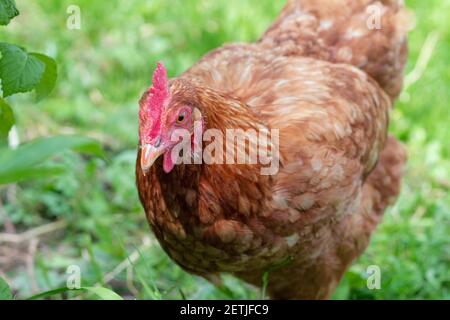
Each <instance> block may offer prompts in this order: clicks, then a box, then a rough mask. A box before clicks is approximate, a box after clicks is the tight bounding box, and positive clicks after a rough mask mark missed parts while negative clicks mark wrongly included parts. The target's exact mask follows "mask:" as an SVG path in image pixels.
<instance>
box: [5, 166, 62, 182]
mask: <svg viewBox="0 0 450 320" xmlns="http://www.w3.org/2000/svg"><path fill="white" fill-rule="evenodd" d="M64 172H66V168H64V167H62V166H39V167H31V168H26V169H22V170H11V171H10V172H6V173H5V174H2V175H1V176H0V185H2V184H8V183H16V182H20V181H24V180H30V179H35V178H46V177H51V176H56V175H58V174H62V173H64Z"/></svg>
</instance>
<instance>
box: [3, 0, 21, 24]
mask: <svg viewBox="0 0 450 320" xmlns="http://www.w3.org/2000/svg"><path fill="white" fill-rule="evenodd" d="M18 15H19V10H17V8H16V3H15V2H14V0H0V25H1V26H6V25H7V24H8V23H9V22H10V21H11V19H12V18H14V17H16V16H18Z"/></svg>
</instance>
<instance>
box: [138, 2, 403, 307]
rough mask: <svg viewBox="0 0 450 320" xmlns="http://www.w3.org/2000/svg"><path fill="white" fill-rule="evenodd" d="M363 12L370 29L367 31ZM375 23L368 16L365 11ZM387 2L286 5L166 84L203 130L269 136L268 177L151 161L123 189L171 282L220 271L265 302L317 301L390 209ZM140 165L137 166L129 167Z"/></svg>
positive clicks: (391, 21) (394, 85) (390, 29)
mask: <svg viewBox="0 0 450 320" xmlns="http://www.w3.org/2000/svg"><path fill="white" fill-rule="evenodd" d="M372 4H376V5H378V9H379V10H381V11H380V12H381V13H382V15H381V17H380V21H381V26H382V29H376V30H369V29H368V27H367V21H368V19H369V18H370V12H369V10H367V7H368V6H370V5H372ZM374 12H375V11H374ZM405 31H406V27H405V21H404V13H403V11H402V6H401V4H400V1H387V0H386V1H376V2H375V1H369V0H359V1H335V0H323V1H313V0H303V1H297V0H295V1H289V2H288V4H287V5H286V7H285V8H284V9H283V11H282V13H281V15H280V16H279V18H278V19H277V20H276V22H275V23H274V24H273V25H272V26H271V27H270V28H269V30H268V31H267V32H266V33H265V35H264V36H263V37H262V38H261V39H260V40H259V41H258V42H256V43H253V44H230V45H225V46H223V47H221V48H219V49H216V50H214V51H212V52H210V53H209V54H207V55H206V56H205V57H203V58H202V59H201V60H200V61H199V62H198V63H197V64H195V65H194V66H193V67H191V68H190V69H189V70H187V71H186V72H185V73H183V74H182V75H180V76H179V77H178V78H175V79H172V80H171V82H170V93H171V95H172V97H173V101H174V103H176V102H177V101H178V102H180V103H181V102H184V103H189V104H192V105H195V106H196V107H198V108H199V109H200V111H201V112H202V114H203V115H204V118H205V126H206V128H208V129H211V128H215V129H219V130H221V131H224V130H225V129H227V128H241V129H244V130H247V129H260V128H261V127H263V128H266V129H278V130H279V134H280V138H279V151H280V169H279V172H278V173H277V174H276V175H272V176H270V175H269V176H265V175H261V174H260V168H261V165H259V164H256V165H206V164H197V165H195V164H192V165H188V164H186V165H185V164H182V165H177V166H175V168H174V169H173V171H172V172H170V173H165V172H163V170H162V163H161V162H162V161H161V159H159V160H157V161H156V163H155V165H154V166H153V167H152V168H151V171H150V172H149V174H148V175H144V174H143V172H142V168H141V167H140V163H139V161H137V165H136V176H137V186H138V190H139V195H140V199H141V202H142V204H143V206H144V208H145V211H146V214H147V218H148V220H149V223H150V225H151V227H152V229H153V231H154V233H155V235H156V237H157V238H158V240H159V241H160V243H161V245H162V247H163V248H164V249H165V251H166V252H167V253H168V255H169V256H170V257H171V258H172V259H174V260H175V261H176V262H177V263H178V264H180V265H181V266H182V267H183V268H184V269H185V270H187V271H189V272H192V273H195V274H198V275H202V276H205V277H206V278H209V279H211V278H213V277H214V276H215V275H216V274H218V273H220V272H230V273H233V274H235V275H236V276H238V277H240V278H242V279H244V280H245V281H247V282H249V283H252V284H254V285H257V286H261V285H262V278H263V275H264V273H266V272H269V285H268V292H269V294H270V295H271V297H273V298H282V299H324V298H328V297H329V296H330V295H331V294H332V292H333V290H334V289H335V287H336V286H337V284H338V282H339V280H340V279H341V277H342V275H343V274H344V272H345V270H346V269H347V268H348V267H349V265H350V264H351V262H352V261H353V260H354V259H355V258H356V257H358V256H359V255H360V254H361V253H362V252H363V251H364V249H365V248H366V246H367V245H368V242H369V239H370V235H371V233H372V232H373V230H374V229H375V227H376V225H377V224H378V223H379V221H380V219H381V218H382V215H383V212H384V210H385V208H386V206H387V205H388V204H390V203H392V201H393V200H395V198H396V197H397V195H398V193H399V189H400V180H401V175H402V168H403V164H404V162H405V158H406V157H405V152H404V149H403V147H402V146H401V145H400V144H399V143H398V142H397V141H396V140H395V139H394V138H392V137H388V135H387V129H388V121H389V110H390V108H391V103H392V101H393V100H394V99H395V98H396V96H397V95H398V94H399V92H400V90H401V85H402V70H403V66H404V63H405V61H406V51H407V50H406V37H405ZM139 157H140V154H139V155H138V158H139Z"/></svg>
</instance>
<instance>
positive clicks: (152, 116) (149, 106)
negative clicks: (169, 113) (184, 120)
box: [139, 62, 169, 143]
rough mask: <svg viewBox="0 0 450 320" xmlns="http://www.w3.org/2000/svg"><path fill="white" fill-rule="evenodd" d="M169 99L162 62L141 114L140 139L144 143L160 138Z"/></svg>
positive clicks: (165, 72)
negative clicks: (166, 103) (166, 102)
mask: <svg viewBox="0 0 450 320" xmlns="http://www.w3.org/2000/svg"><path fill="white" fill-rule="evenodd" d="M168 97H169V85H168V79H167V71H166V68H165V67H164V65H163V64H162V62H158V65H157V66H156V70H155V72H154V73H153V80H152V86H151V87H150V90H149V91H148V96H147V99H146V101H144V103H143V104H142V105H141V109H140V112H139V118H140V125H139V127H140V137H141V141H142V142H143V143H149V142H150V141H151V140H153V139H155V138H156V137H157V136H158V134H159V132H160V129H161V115H162V112H163V110H164V102H165V101H166V99H167V98H168Z"/></svg>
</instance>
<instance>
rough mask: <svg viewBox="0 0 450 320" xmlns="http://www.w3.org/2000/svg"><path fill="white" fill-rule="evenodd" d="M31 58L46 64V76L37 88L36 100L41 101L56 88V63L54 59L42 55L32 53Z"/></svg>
mask: <svg viewBox="0 0 450 320" xmlns="http://www.w3.org/2000/svg"><path fill="white" fill-rule="evenodd" d="M30 56H33V57H36V58H38V59H39V60H40V61H41V62H43V63H44V64H45V70H44V74H43V75H42V78H41V81H40V82H39V83H38V84H37V86H36V87H35V90H36V100H37V101H40V100H42V99H43V98H45V97H47V96H48V95H49V94H50V93H51V92H52V90H53V88H54V87H55V84H56V78H57V67H56V62H55V60H53V59H52V58H50V57H48V56H46V55H45V54H41V53H30Z"/></svg>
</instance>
